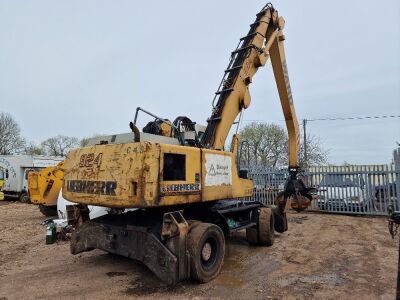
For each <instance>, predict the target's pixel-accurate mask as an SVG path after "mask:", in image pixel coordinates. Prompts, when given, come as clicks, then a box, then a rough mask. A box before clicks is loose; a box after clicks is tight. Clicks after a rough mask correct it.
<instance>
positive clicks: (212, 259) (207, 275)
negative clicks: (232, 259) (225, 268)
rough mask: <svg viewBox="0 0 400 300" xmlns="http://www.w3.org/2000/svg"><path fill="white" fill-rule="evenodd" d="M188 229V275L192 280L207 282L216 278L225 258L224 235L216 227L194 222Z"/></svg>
mask: <svg viewBox="0 0 400 300" xmlns="http://www.w3.org/2000/svg"><path fill="white" fill-rule="evenodd" d="M193 225H194V226H191V227H190V228H189V233H188V237H187V248H188V251H189V256H190V275H191V277H192V278H193V279H194V280H197V281H200V282H203V283H205V282H208V281H210V280H212V279H214V278H215V277H217V276H218V274H219V272H220V271H221V268H222V264H223V262H224V256H225V238H224V234H223V232H222V230H221V228H219V227H218V226H217V225H214V224H210V223H201V222H195V223H193Z"/></svg>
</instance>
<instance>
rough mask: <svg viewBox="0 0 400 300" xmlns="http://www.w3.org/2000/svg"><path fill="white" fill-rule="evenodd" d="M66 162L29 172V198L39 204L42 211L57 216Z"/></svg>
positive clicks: (50, 215)
mask: <svg viewBox="0 0 400 300" xmlns="http://www.w3.org/2000/svg"><path fill="white" fill-rule="evenodd" d="M63 168H64V162H60V163H59V164H57V165H55V166H50V167H46V168H44V169H41V170H39V171H31V172H29V174H28V193H29V199H30V200H31V202H32V203H33V204H36V205H39V210H40V212H41V213H42V214H43V215H45V216H47V217H52V216H57V199H58V194H59V193H60V190H61V187H62V182H63V179H64V169H63Z"/></svg>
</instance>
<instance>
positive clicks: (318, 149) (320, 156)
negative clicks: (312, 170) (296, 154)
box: [300, 134, 329, 167]
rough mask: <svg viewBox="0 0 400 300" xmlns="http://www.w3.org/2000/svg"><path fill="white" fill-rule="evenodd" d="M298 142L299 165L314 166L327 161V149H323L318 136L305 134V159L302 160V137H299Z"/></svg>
mask: <svg viewBox="0 0 400 300" xmlns="http://www.w3.org/2000/svg"><path fill="white" fill-rule="evenodd" d="M301 141H302V142H301V144H300V166H301V167H307V166H316V165H324V164H327V163H328V154H329V151H328V150H325V149H324V147H323V146H322V142H321V139H320V138H319V137H318V136H315V135H312V134H308V135H307V141H306V143H307V161H304V157H305V155H304V139H303V138H301Z"/></svg>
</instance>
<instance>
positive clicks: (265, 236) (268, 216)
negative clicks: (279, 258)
mask: <svg viewBox="0 0 400 300" xmlns="http://www.w3.org/2000/svg"><path fill="white" fill-rule="evenodd" d="M274 221H275V220H274V214H273V213H272V209H271V208H268V207H261V209H260V214H259V216H258V242H259V244H260V245H263V246H272V245H273V244H274V238H275V234H274V227H275V225H274Z"/></svg>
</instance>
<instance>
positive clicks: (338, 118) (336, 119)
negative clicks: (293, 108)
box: [243, 115, 400, 122]
mask: <svg viewBox="0 0 400 300" xmlns="http://www.w3.org/2000/svg"><path fill="white" fill-rule="evenodd" d="M393 118H400V115H383V116H363V117H335V118H315V119H303V120H306V121H307V122H312V121H346V120H368V119H393ZM284 121H285V120H283V119H281V120H243V122H284Z"/></svg>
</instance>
